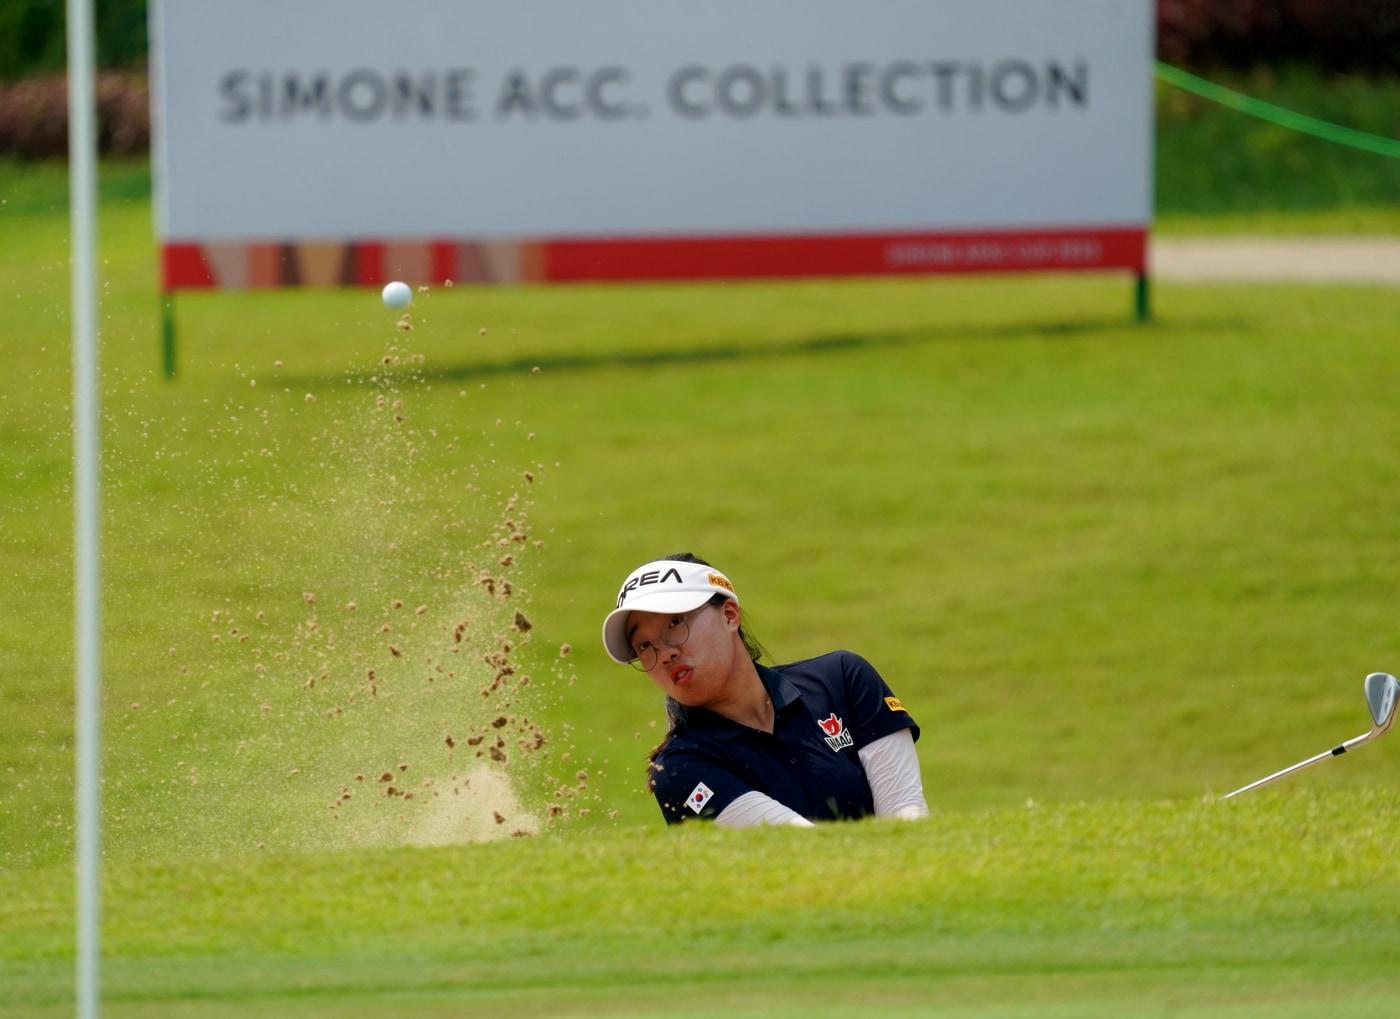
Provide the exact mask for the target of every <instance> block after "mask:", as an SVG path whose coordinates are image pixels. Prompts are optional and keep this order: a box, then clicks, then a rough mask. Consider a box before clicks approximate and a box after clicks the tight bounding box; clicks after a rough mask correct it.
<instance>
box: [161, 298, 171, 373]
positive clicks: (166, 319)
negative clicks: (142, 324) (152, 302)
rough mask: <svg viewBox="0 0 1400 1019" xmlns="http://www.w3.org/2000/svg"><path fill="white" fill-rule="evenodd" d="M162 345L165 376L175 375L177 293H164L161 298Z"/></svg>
mask: <svg viewBox="0 0 1400 1019" xmlns="http://www.w3.org/2000/svg"><path fill="white" fill-rule="evenodd" d="M160 346H161V360H162V365H163V367H164V368H165V377H166V378H167V379H173V378H174V377H175V295H174V294H163V295H162V296H161V299H160Z"/></svg>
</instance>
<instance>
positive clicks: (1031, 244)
mask: <svg viewBox="0 0 1400 1019" xmlns="http://www.w3.org/2000/svg"><path fill="white" fill-rule="evenodd" d="M543 248H544V252H543V255H544V266H543V278H544V279H545V280H552V281H566V280H629V279H631V280H645V279H739V278H746V277H765V276H767V277H772V276H863V275H891V274H894V275H900V274H928V273H967V272H1032V271H1043V270H1074V269H1132V270H1134V271H1137V272H1144V271H1146V266H1147V231H1146V230H1145V229H1143V228H1129V229H1108V230H1099V229H1088V230H1072V229H1059V230H1036V231H1020V230H1018V231H1011V232H996V231H978V232H975V233H971V232H969V233H914V234H909V233H901V234H835V235H792V236H768V237H757V236H756V237H669V238H627V239H622V238H598V239H580V240H567V241H546V242H545V243H544V245H543Z"/></svg>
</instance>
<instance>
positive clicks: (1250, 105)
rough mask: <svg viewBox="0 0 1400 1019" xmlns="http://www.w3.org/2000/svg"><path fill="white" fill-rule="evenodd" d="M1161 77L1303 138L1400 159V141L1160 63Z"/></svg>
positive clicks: (1171, 83) (1158, 65)
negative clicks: (1277, 103) (1334, 121)
mask: <svg viewBox="0 0 1400 1019" xmlns="http://www.w3.org/2000/svg"><path fill="white" fill-rule="evenodd" d="M1157 77H1158V78H1160V79H1162V80H1163V81H1165V82H1166V83H1167V84H1169V85H1175V86H1176V87H1177V88H1179V89H1183V90H1185V91H1187V92H1193V93H1195V94H1196V95H1198V96H1201V97H1202V98H1205V99H1209V100H1211V101H1212V102H1217V103H1219V104H1220V105H1221V106H1228V107H1230V109H1232V110H1238V111H1239V112H1241V113H1247V114H1249V115H1250V116H1251V117H1258V118H1259V119H1260V120H1267V121H1269V122H1270V123H1271V124H1278V125H1279V126H1280V127H1286V128H1289V129H1290V130H1293V131H1301V132H1302V133H1303V134H1310V135H1314V136H1316V137H1318V138H1325V139H1326V140H1327V141H1329V142H1336V143H1337V144H1338V145H1350V146H1351V147H1352V148H1354V149H1361V150H1363V151H1365V152H1374V153H1376V154H1377V155H1380V156H1389V157H1390V158H1391V159H1400V141H1397V140H1396V139H1394V138H1385V137H1382V136H1381V135H1378V134H1368V133H1367V132H1365V131H1357V130H1354V129H1353V128H1350V127H1342V126H1341V125H1340V124H1332V123H1329V122H1328V121H1325V120H1318V119H1317V118H1316V117H1309V116H1307V115H1306V114H1303V113H1297V112H1295V111H1293V110H1289V109H1285V108H1284V107H1282V106H1275V105H1274V104H1273V103H1266V102H1264V100H1262V99H1255V98H1254V97H1253V96H1247V95H1244V94H1243V93H1241V92H1236V91H1235V90H1234V89H1228V88H1226V87H1225V86H1223V85H1217V84H1215V82H1213V81H1206V79H1204V78H1198V77H1196V76H1195V75H1194V74H1191V73H1190V72H1189V71H1183V70H1182V69H1181V68H1179V67H1173V66H1172V65H1171V64H1164V63H1162V61H1160V60H1159V61H1157Z"/></svg>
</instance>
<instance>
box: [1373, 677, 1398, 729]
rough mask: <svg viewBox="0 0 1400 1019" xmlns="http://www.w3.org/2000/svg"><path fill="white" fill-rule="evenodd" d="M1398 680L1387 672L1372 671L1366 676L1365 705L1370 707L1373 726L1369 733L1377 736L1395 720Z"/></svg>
mask: <svg viewBox="0 0 1400 1019" xmlns="http://www.w3.org/2000/svg"><path fill="white" fill-rule="evenodd" d="M1397 695H1400V680H1396V678H1395V677H1394V676H1392V675H1390V673H1388V672H1373V673H1371V674H1370V675H1369V676H1367V677H1366V706H1367V707H1368V708H1370V709H1371V721H1372V722H1374V723H1375V728H1374V729H1373V730H1372V732H1371V735H1373V736H1379V735H1380V734H1381V733H1383V732H1385V731H1386V730H1387V729H1389V728H1390V724H1391V723H1392V722H1394V721H1395V704H1396V701H1397V700H1400V696H1397Z"/></svg>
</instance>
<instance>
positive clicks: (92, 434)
mask: <svg viewBox="0 0 1400 1019" xmlns="http://www.w3.org/2000/svg"><path fill="white" fill-rule="evenodd" d="M67 13H68V187H69V196H68V202H69V211H70V223H71V233H72V241H71V244H72V260H73V262H72V269H73V273H72V283H73V496H74V509H73V517H74V527H73V537H74V555H73V564H74V577H73V608H74V617H75V625H74V637H75V641H76V647H75V656H74V657H75V663H76V673H77V675H76V677H75V680H76V685H77V690H76V694H77V701H76V704H77V707H76V718H75V725H76V729H77V740H76V755H75V756H76V761H75V764H74V771H75V775H74V777H75V780H76V783H75V784H76V789H77V795H76V803H75V813H76V828H77V833H76V838H77V860H76V870H77V896H78V900H77V935H78V945H77V973H76V977H77V987H76V991H77V1012H78V1017H79V1019H96V1016H97V1015H98V1010H99V1002H100V968H101V967H100V962H101V958H102V942H101V938H102V913H101V890H102V884H101V865H102V794H101V778H102V713H101V700H102V571H101V561H102V531H101V494H102V492H101V485H102V476H101V468H100V455H101V439H100V434H99V421H100V418H99V415H98V386H97V378H98V371H97V260H96V251H97V223H96V211H97V166H96V164H97V151H96V150H97V133H96V130H95V126H94V123H93V120H94V106H95V102H94V97H95V94H94V89H93V65H94V63H95V60H94V57H93V50H94V47H93V27H92V0H68V11H67Z"/></svg>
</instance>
